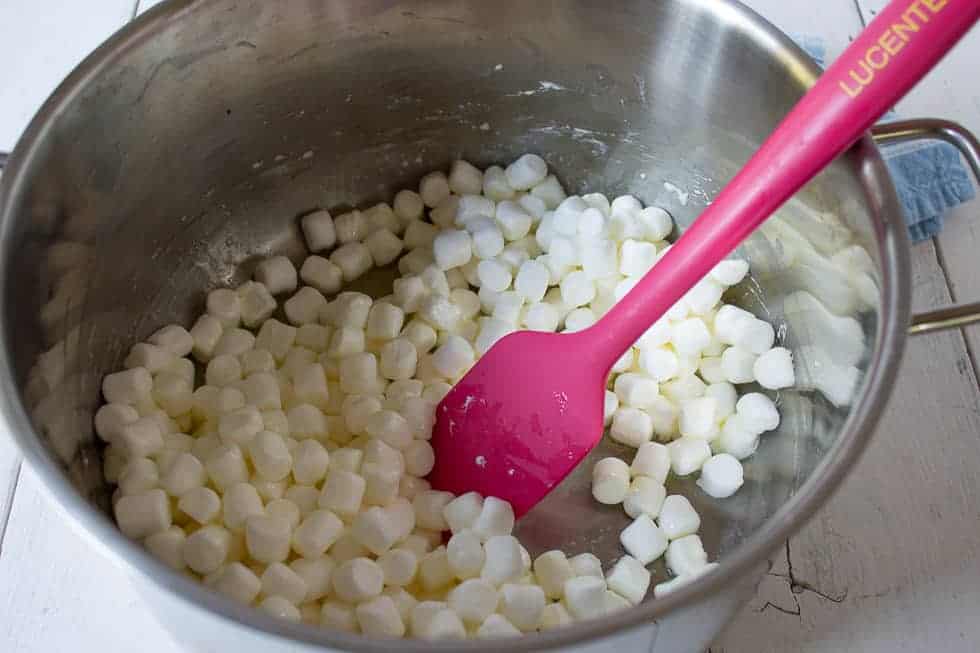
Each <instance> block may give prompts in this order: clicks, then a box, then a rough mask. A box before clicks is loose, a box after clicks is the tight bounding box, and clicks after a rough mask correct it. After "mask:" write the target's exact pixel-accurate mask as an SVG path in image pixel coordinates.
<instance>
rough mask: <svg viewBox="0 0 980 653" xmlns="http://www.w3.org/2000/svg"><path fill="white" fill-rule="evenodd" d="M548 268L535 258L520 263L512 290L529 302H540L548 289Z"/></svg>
mask: <svg viewBox="0 0 980 653" xmlns="http://www.w3.org/2000/svg"><path fill="white" fill-rule="evenodd" d="M548 279H549V273H548V269H547V268H546V267H545V266H544V265H542V264H541V263H539V262H538V261H536V260H529V261H525V262H524V263H522V264H521V267H520V269H519V270H518V272H517V277H516V278H515V279H514V290H516V291H517V293H518V294H519V295H521V296H522V297H523V298H524V299H525V300H526V301H528V302H530V303H534V302H540V301H541V300H542V299H543V298H544V294H545V292H546V291H547V290H548Z"/></svg>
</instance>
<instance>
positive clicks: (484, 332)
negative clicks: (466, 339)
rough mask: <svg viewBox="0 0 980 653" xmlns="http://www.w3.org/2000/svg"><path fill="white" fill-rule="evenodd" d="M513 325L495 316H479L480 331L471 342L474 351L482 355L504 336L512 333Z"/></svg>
mask: <svg viewBox="0 0 980 653" xmlns="http://www.w3.org/2000/svg"><path fill="white" fill-rule="evenodd" d="M513 331H514V325H513V324H511V323H508V322H505V321H503V320H500V319H497V318H481V319H480V331H479V334H478V335H477V337H476V340H475V341H474V342H473V348H474V350H475V351H476V353H478V354H480V355H483V354H485V353H486V352H487V350H489V349H490V347H492V346H493V345H494V343H496V342H497V341H498V340H500V339H501V338H503V337H504V336H506V335H508V334H510V333H513Z"/></svg>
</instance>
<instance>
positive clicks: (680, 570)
mask: <svg viewBox="0 0 980 653" xmlns="http://www.w3.org/2000/svg"><path fill="white" fill-rule="evenodd" d="M666 561H667V567H668V568H669V569H670V571H671V572H672V573H673V574H674V575H675V576H690V575H692V574H696V573H698V572H700V571H701V570H702V569H704V567H705V566H706V565H707V564H708V554H707V553H705V551H704V545H703V544H702V543H701V538H700V537H698V536H697V535H686V536H684V537H680V538H677V539H676V540H674V541H672V542H671V543H670V546H668V547H667V555H666Z"/></svg>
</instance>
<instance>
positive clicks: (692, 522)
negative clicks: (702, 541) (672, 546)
mask: <svg viewBox="0 0 980 653" xmlns="http://www.w3.org/2000/svg"><path fill="white" fill-rule="evenodd" d="M658 522H659V523H660V528H661V529H663V532H664V535H666V536H667V538H668V539H671V540H676V539H678V538H681V537H684V536H685V535H691V534H693V533H696V532H697V531H698V528H700V527H701V518H700V517H699V516H698V513H697V512H696V511H695V510H694V507H693V506H692V505H691V502H690V501H688V500H687V497H684V496H681V495H679V494H671V495H670V496H668V497H667V498H666V499H664V503H663V506H661V508H660V518H659V519H658Z"/></svg>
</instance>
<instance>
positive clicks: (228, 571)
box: [209, 562, 262, 605]
mask: <svg viewBox="0 0 980 653" xmlns="http://www.w3.org/2000/svg"><path fill="white" fill-rule="evenodd" d="M209 585H210V586H211V589H214V590H216V591H217V592H219V593H221V594H223V595H224V596H227V597H228V598H230V599H232V600H233V601H238V602H239V603H242V604H244V605H249V604H251V603H252V601H254V600H255V597H256V596H258V595H259V591H261V589H262V581H261V580H259V577H258V576H256V575H255V573H254V572H253V571H252V570H251V569H249V568H248V567H246V566H245V565H243V564H242V563H240V562H231V563H229V564H227V565H224V566H223V567H221V568H220V569H219V570H218V571H216V572H215V573H214V575H213V576H212V577H211V581H210V583H209Z"/></svg>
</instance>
